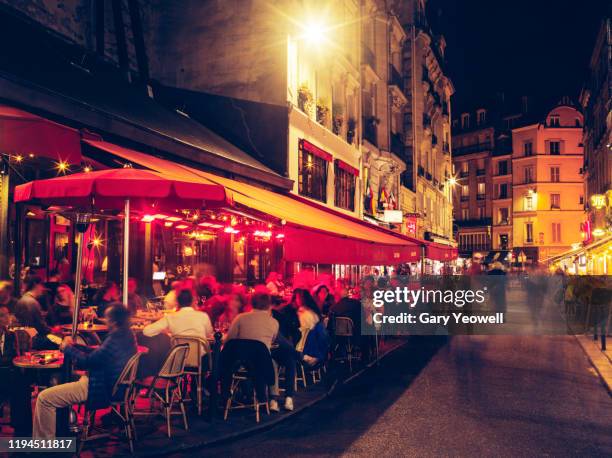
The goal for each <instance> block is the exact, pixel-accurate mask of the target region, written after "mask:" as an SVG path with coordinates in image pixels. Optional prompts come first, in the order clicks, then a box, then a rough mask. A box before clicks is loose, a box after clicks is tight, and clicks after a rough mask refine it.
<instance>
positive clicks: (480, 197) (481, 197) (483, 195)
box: [476, 194, 485, 200]
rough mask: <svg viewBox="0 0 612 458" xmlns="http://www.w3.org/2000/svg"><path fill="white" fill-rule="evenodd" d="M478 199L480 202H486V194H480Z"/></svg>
mask: <svg viewBox="0 0 612 458" xmlns="http://www.w3.org/2000/svg"><path fill="white" fill-rule="evenodd" d="M476 198H477V199H478V200H485V194H478V195H477V196H476Z"/></svg>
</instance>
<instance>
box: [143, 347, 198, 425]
mask: <svg viewBox="0 0 612 458" xmlns="http://www.w3.org/2000/svg"><path fill="white" fill-rule="evenodd" d="M188 355H189V345H188V344H180V345H176V346H174V347H172V348H171V349H170V352H169V353H168V356H166V359H165V361H164V363H163V364H162V367H161V369H160V370H159V372H158V374H157V375H152V376H150V377H146V378H145V379H143V380H139V381H137V382H136V384H137V385H138V386H140V387H142V388H145V389H146V390H147V397H148V398H149V401H150V403H151V404H150V407H151V409H152V408H153V402H154V398H155V399H156V400H157V401H159V404H160V408H161V409H162V410H161V414H162V415H164V416H165V417H166V426H167V434H168V437H172V429H171V425H170V423H171V422H170V417H171V416H172V414H173V413H174V412H172V408H173V407H174V405H175V404H176V403H178V404H179V407H180V409H181V412H180V413H181V414H182V416H183V423H184V424H185V430H187V431H188V430H189V424H188V423H187V412H186V410H185V401H184V399H183V390H182V388H181V382H182V379H183V377H184V376H185V364H186V362H187V357H188ZM145 414H146V413H145Z"/></svg>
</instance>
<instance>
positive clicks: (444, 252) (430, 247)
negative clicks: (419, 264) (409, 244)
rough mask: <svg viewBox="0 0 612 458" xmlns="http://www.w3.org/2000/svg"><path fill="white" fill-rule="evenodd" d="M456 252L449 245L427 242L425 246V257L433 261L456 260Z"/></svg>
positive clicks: (455, 249)
mask: <svg viewBox="0 0 612 458" xmlns="http://www.w3.org/2000/svg"><path fill="white" fill-rule="evenodd" d="M457 256H458V250H457V248H455V247H452V246H449V245H442V244H440V243H435V242H429V243H427V246H426V251H425V257H426V258H428V259H433V260H435V261H452V260H453V259H457Z"/></svg>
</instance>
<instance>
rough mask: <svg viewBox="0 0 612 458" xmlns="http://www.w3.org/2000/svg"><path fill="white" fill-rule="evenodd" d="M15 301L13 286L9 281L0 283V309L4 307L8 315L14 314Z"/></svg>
mask: <svg viewBox="0 0 612 458" xmlns="http://www.w3.org/2000/svg"><path fill="white" fill-rule="evenodd" d="M16 304H17V299H15V297H14V296H13V284H12V283H11V282H10V281H6V280H3V281H0V307H6V308H7V309H8V311H9V313H15V305H16Z"/></svg>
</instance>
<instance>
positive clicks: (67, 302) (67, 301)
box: [47, 284, 74, 326]
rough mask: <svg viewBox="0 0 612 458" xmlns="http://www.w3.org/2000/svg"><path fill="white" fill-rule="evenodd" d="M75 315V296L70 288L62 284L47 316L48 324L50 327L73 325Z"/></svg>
mask: <svg viewBox="0 0 612 458" xmlns="http://www.w3.org/2000/svg"><path fill="white" fill-rule="evenodd" d="M73 313H74V294H73V292H72V290H71V289H70V286H68V285H66V284H61V285H59V286H58V287H57V292H56V294H55V301H54V302H53V304H51V307H50V310H49V313H48V314H47V322H48V323H49V325H50V326H59V325H62V324H71V323H72V314H73Z"/></svg>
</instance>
